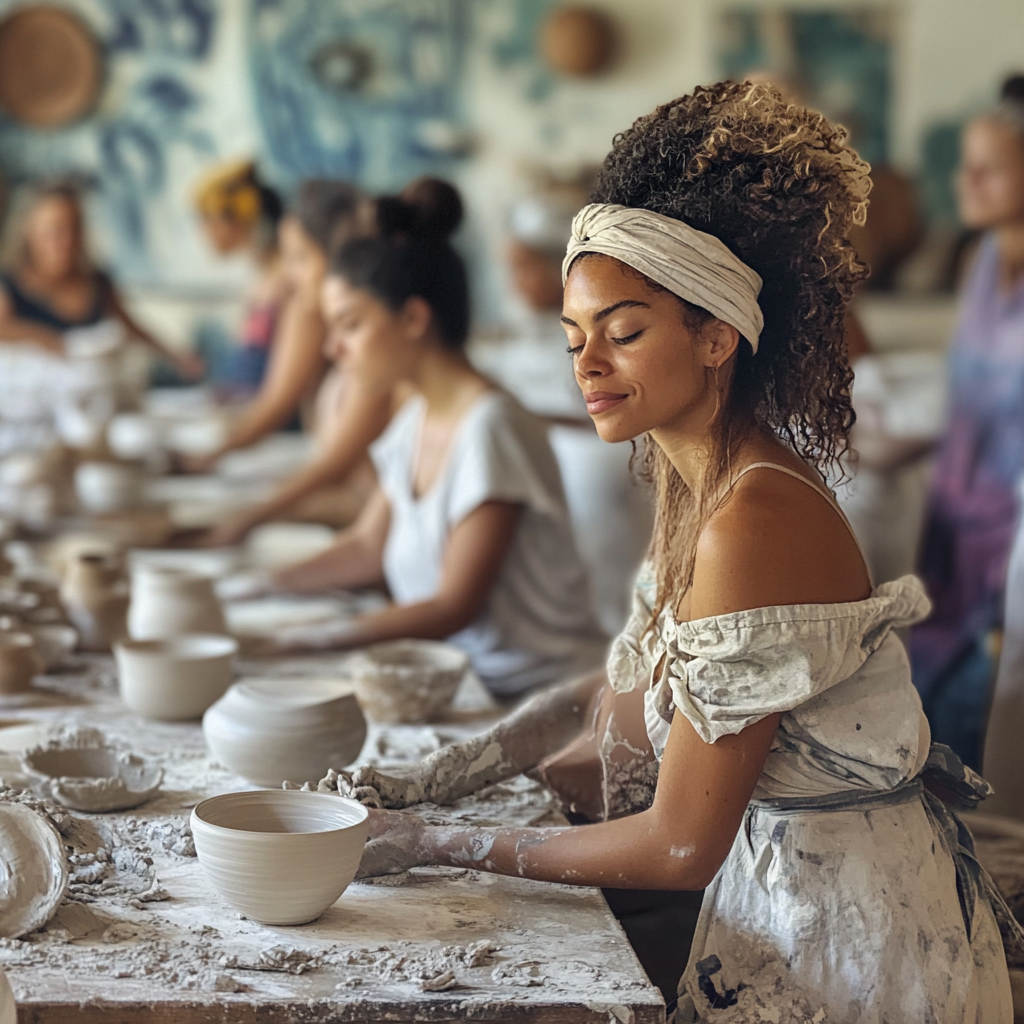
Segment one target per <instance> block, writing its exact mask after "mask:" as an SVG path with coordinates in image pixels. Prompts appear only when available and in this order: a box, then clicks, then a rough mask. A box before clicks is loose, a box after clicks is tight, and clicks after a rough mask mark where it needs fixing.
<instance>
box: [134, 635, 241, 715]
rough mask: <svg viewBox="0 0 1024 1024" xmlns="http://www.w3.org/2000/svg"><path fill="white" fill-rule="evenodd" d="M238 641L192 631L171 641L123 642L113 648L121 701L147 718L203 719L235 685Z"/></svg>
mask: <svg viewBox="0 0 1024 1024" xmlns="http://www.w3.org/2000/svg"><path fill="white" fill-rule="evenodd" d="M237 652H238V642H237V641H236V640H234V639H232V638H231V637H229V636H219V635H216V634H213V633H205V634H204V633H193V634H190V635H187V636H177V637H170V638H168V639H166V640H123V641H122V642H120V643H119V644H117V645H116V646H115V648H114V653H115V655H116V658H117V675H118V681H119V685H120V688H121V699H122V700H123V701H124V702H125V704H127V705H128V707H130V708H131V709H132V711H134V712H136V714H139V715H143V716H145V717H146V718H157V719H161V720H163V721H169V722H173V721H183V720H185V719H190V718H198V717H199V716H200V715H201V714H202V713H203V712H204V711H205V710H206V709H207V708H208V707H209V706H210V705H211V704H212V703H213V702H214V701H215V700H217V699H218V698H220V697H222V696H223V695H224V691H225V690H227V688H228V686H230V685H231V671H232V661H233V659H234V656H235V654H236V653H237Z"/></svg>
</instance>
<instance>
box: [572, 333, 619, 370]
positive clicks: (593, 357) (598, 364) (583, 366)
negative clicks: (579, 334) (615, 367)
mask: <svg viewBox="0 0 1024 1024" xmlns="http://www.w3.org/2000/svg"><path fill="white" fill-rule="evenodd" d="M574 369H575V370H576V375H577V376H578V377H581V378H584V379H586V380H594V379H595V378H597V377H606V376H607V375H608V374H609V373H610V372H611V366H610V364H609V362H608V359H607V357H606V356H605V355H604V353H603V352H602V351H601V345H600V344H599V343H598V342H597V341H596V340H594V339H591V338H588V339H587V340H586V341H585V342H584V344H583V348H582V349H581V350H580V351H579V352H578V353H577V355H576V366H575V367H574Z"/></svg>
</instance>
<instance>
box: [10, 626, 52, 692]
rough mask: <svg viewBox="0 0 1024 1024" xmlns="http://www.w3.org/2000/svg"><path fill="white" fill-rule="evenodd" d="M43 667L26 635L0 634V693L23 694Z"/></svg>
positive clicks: (31, 641)
mask: <svg viewBox="0 0 1024 1024" xmlns="http://www.w3.org/2000/svg"><path fill="white" fill-rule="evenodd" d="M44 667H45V666H44V664H43V659H42V658H41V657H39V653H38V652H37V651H36V646H35V641H34V640H33V639H32V637H31V636H29V635H28V633H0V693H24V692H25V691H26V690H27V689H28V688H29V687H30V686H31V685H32V679H33V677H34V676H37V675H39V673H40V672H42V671H43V669H44Z"/></svg>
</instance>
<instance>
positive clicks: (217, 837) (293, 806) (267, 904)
mask: <svg viewBox="0 0 1024 1024" xmlns="http://www.w3.org/2000/svg"><path fill="white" fill-rule="evenodd" d="M368 818H369V815H368V813H367V810H366V808H365V807H363V806H362V805H361V804H359V803H356V801H355V800H346V799H344V798H343V797H339V796H335V795H333V794H330V793H300V792H297V791H294V790H281V789H279V790H262V791H259V792H255V793H226V794H224V795H223V796H215V797H212V798H211V799H209V800H204V801H203V802H202V803H201V804H198V805H197V806H196V807H195V809H194V810H193V811H192V820H191V824H192V836H193V838H194V839H195V844H196V853H197V854H198V856H199V863H200V864H201V865H202V867H203V871H204V872H205V874H206V877H207V878H208V879H209V880H210V882H211V883H212V884H213V886H214V888H216V889H217V891H218V892H219V893H220V894H221V896H223V897H224V899H225V900H226V901H227V902H228V903H230V904H231V906H233V907H234V908H235V909H236V910H239V911H241V912H242V913H243V914H244V915H245V916H246V917H248V918H251V919H252V920H254V921H260V922H262V923H263V924H276V925H282V924H306V923H307V922H309V921H314V920H316V918H318V917H319V916H320V915H321V914H322V913H323V912H324V911H325V910H326V909H327V908H328V907H330V906H331V905H332V904H333V903H334V901H335V900H337V899H338V897H339V896H340V895H341V894H342V893H343V892H344V891H345V889H346V888H348V884H349V882H351V881H352V879H353V878H355V874H356V871H357V870H358V868H359V861H360V859H361V858H362V855H363V847H364V846H365V845H366V834H367V830H368V827H369V823H368Z"/></svg>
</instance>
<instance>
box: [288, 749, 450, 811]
mask: <svg viewBox="0 0 1024 1024" xmlns="http://www.w3.org/2000/svg"><path fill="white" fill-rule="evenodd" d="M430 778H431V773H430V771H429V767H428V765H427V764H426V762H424V761H418V762H416V763H415V764H410V765H399V766H397V767H394V768H391V769H389V770H388V772H387V773H384V772H382V771H380V770H379V769H377V768H374V767H372V766H371V765H368V764H366V765H361V766H360V767H358V768H354V769H353V770H352V771H335V770H334V769H333V768H330V769H328V772H327V774H326V775H325V776H324V777H323V778H322V779H321V780H320V781H319V782H318V783H317V785H316V789H317V792H319V793H338V794H339V795H340V796H347V797H349V798H350V799H352V800H358V801H359V802H360V803H361V804H365V805H366V806H367V807H378V808H380V807H386V808H388V809H389V810H393V811H398V810H401V809H402V808H403V807H411V806H412V805H413V804H421V803H424V802H425V801H427V800H431V799H432V795H431V793H430ZM284 788H285V789H299V788H300V787H298V786H296V785H295V784H294V783H291V782H286V783H285V784H284ZM301 788H302V789H310V790H311V789H312V788H313V787H312V786H310V785H309V784H308V783H306V784H305V785H304V786H302V787H301Z"/></svg>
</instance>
